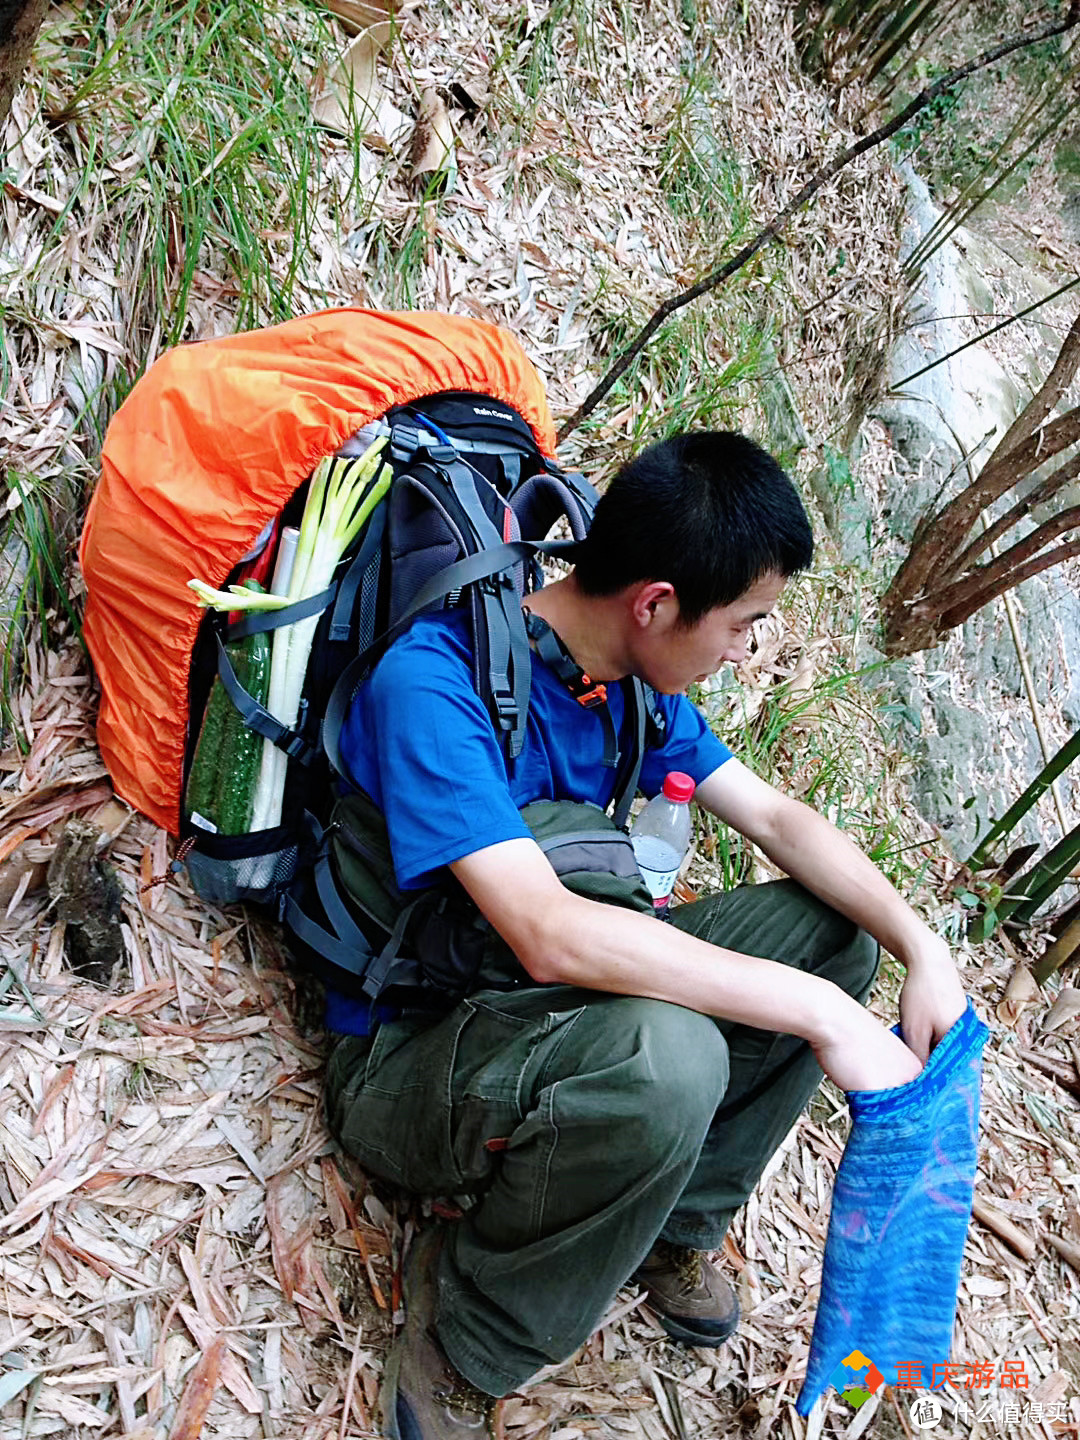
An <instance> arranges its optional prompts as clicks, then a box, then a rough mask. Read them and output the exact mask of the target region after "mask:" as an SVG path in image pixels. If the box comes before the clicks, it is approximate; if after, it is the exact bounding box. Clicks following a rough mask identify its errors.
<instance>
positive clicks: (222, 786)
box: [184, 580, 270, 835]
mask: <svg viewBox="0 0 1080 1440" xmlns="http://www.w3.org/2000/svg"><path fill="white" fill-rule="evenodd" d="M244 584H245V585H246V586H247V588H248V589H250V590H261V589H262V586H261V585H260V584H259V583H258V581H256V580H246V581H245V582H244ZM225 653H226V654H227V655H228V657H229V662H230V664H231V665H232V667H233V670H234V671H235V673H236V678H237V679H238V680H239V682H240V684H241V685H243V687H244V689H245V690H246V691H247V692H248V694H249V695H250V696H251V697H252V698H253V699H254V700H258V702H259V703H260V705H265V704H266V696H267V692H268V691H269V688H270V642H269V640H268V638H267V636H266V635H248V636H245V638H244V639H243V640H233V641H231V642H230V643H229V644H227V645H226V646H225ZM262 747H263V742H262V737H261V736H260V735H256V734H255V732H254V731H252V730H249V729H248V727H247V726H246V725H245V724H244V721H243V719H242V718H241V716H240V712H239V711H238V710H237V708H236V706H235V705H234V704H233V703H232V701H231V700H230V699H229V695H228V692H227V691H226V689H225V687H224V685H223V684H222V683H221V679H220V677H218V676H215V677H214V683H213V684H212V685H211V687H210V694H209V696H208V697H207V701H206V709H205V711H204V712H203V719H202V726H201V728H200V730H199V738H198V741H197V742H196V745H195V754H194V757H193V758H192V762H191V771H190V774H189V775H188V783H187V791H186V794H185V799H184V805H185V810H186V812H187V815H188V818H189V819H190V818H191V817H192V816H193V815H198V816H200V817H201V818H202V819H203V820H205V821H209V823H210V824H211V825H212V826H213V827H214V829H215V830H216V831H217V832H218V833H219V834H221V835H244V834H246V833H247V831H248V829H249V827H250V825H251V816H252V810H253V807H254V799H255V784H256V782H257V780H258V776H259V767H260V764H261V760H262Z"/></svg>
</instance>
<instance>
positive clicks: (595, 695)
mask: <svg viewBox="0 0 1080 1440" xmlns="http://www.w3.org/2000/svg"><path fill="white" fill-rule="evenodd" d="M570 693H571V694H572V695H573V697H574V699H575V700H576V701H577V703H578V704H579V705H582V706H584V708H585V709H586V710H595V709H596V707H597V706H598V705H606V704H607V686H606V685H604V684H602V683H601V682H600V681H598V680H592V679H591V678H590V677H589V676H588V675H586V674H585V673H584V671H582V674H581V678H580V679H579V680H578V681H577V683H576V684H575V685H573V686H571V687H570Z"/></svg>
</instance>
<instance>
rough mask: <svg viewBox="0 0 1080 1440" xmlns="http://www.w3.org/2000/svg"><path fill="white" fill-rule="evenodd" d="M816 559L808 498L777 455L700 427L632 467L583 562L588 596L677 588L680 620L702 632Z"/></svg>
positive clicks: (613, 493) (595, 527)
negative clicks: (633, 588)
mask: <svg viewBox="0 0 1080 1440" xmlns="http://www.w3.org/2000/svg"><path fill="white" fill-rule="evenodd" d="M813 554H814V540H813V536H812V534H811V531H810V522H809V520H808V519H807V518H806V511H805V510H804V509H803V506H802V501H801V500H800V499H799V496H798V494H797V492H796V490H795V487H794V485H793V484H792V483H791V481H790V480H789V478H788V477H787V475H786V474H785V473H784V471H783V470H782V469H781V468H780V466H779V465H778V464H777V463H776V461H775V460H774V459H773V458H772V456H771V455H769V454H768V453H767V452H766V451H765V450H763V449H762V448H761V446H760V445H757V444H755V443H754V441H753V440H750V439H748V438H747V437H746V436H745V435H740V434H738V433H736V432H735V431H732V430H698V431H693V432H691V433H688V434H684V435H674V436H672V438H671V439H670V440H661V441H660V442H659V443H658V444H656V445H650V446H649V448H648V449H647V450H643V451H642V452H641V454H640V455H637V456H635V458H634V459H633V460H631V461H629V462H628V463H627V464H626V465H624V466H623V467H622V469H621V470H620V471H619V472H618V474H617V475H616V476H615V478H614V479H613V480H612V481H611V483H610V485H609V486H608V488H607V490H606V491H605V492H604V494H603V495H602V496H601V498H600V503H599V504H598V505H597V507H596V514H595V516H594V517H593V522H592V525H591V526H590V528H589V533H588V535H587V537H586V538H585V540H584V541H583V542H582V543H581V544H580V545H578V546H576V547H575V550H574V552H573V559H574V562H575V566H576V568H575V572H574V573H575V575H576V577H577V580H578V583H579V584H580V586H581V588H582V590H583V591H584V592H585V594H587V595H613V594H615V593H616V591H619V590H622V589H623V588H624V587H625V586H627V585H632V584H633V583H634V582H635V581H638V580H666V581H668V582H669V584H671V585H672V586H674V589H675V596H676V599H677V600H678V602H679V618H680V621H681V622H682V623H683V624H684V625H693V624H695V623H696V622H697V621H698V620H700V619H701V618H702V616H704V615H706V614H707V613H708V612H709V611H710V610H713V609H715V608H716V606H718V605H730V604H731V603H732V602H733V601H735V600H737V599H738V598H739V596H740V595H744V594H745V593H746V591H747V590H749V589H750V587H751V585H753V584H754V583H755V581H757V580H760V579H761V578H762V577H763V576H765V575H769V574H778V575H783V576H785V577H786V576H788V575H794V574H795V573H796V572H797V571H799V570H804V569H805V568H806V567H807V566H808V565H809V564H810V561H811V559H812V557H813Z"/></svg>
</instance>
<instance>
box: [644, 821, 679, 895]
mask: <svg viewBox="0 0 1080 1440" xmlns="http://www.w3.org/2000/svg"><path fill="white" fill-rule="evenodd" d="M633 841H634V856H635V858H636V860H637V863H638V869H639V870H640V871H641V878H642V879H643V880H644V881H645V888H646V889H647V890H648V892H649V894H650V895H651V896H652V902H653V906H654V908H655V909H657V910H665V909H667V904H668V901H669V900H670V899H671V892H672V890H673V889H674V887H675V879H676V876H677V875H678V873H679V864H680V861H679V853H678V851H677V850H676V849H675V847H674V845H669V844H668V843H667V841H666V840H661V839H660V838H659V837H658V836H656V835H635V836H634V837H633Z"/></svg>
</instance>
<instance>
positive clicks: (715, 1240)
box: [659, 1222, 729, 1250]
mask: <svg viewBox="0 0 1080 1440" xmlns="http://www.w3.org/2000/svg"><path fill="white" fill-rule="evenodd" d="M728 1228H729V1226H728V1224H724V1225H722V1226H720V1227H719V1228H716V1227H698V1228H696V1229H695V1228H693V1227H691V1226H686V1225H673V1224H671V1223H670V1222H669V1223H668V1224H667V1225H665V1226H664V1228H663V1230H661V1231H660V1235H659V1238H660V1239H661V1240H666V1241H667V1242H668V1244H669V1245H685V1246H686V1247H687V1248H688V1249H690V1250H719V1249H720V1247H721V1246H722V1245H723V1243H724V1236H725V1235H726V1234H727V1232H728Z"/></svg>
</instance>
